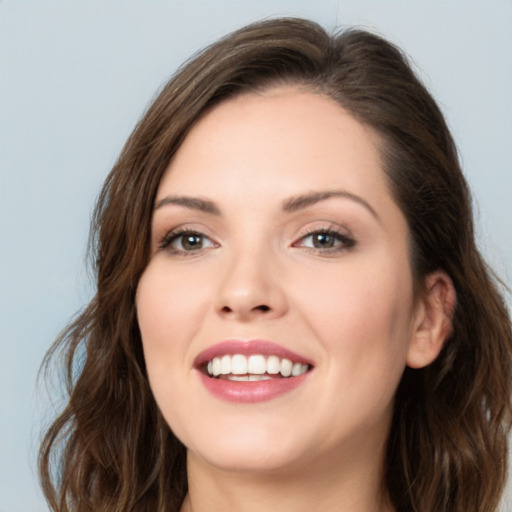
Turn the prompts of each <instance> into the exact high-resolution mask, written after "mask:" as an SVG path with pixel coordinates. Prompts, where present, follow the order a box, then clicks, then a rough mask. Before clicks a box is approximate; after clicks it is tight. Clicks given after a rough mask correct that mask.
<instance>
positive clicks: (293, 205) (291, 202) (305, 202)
mask: <svg viewBox="0 0 512 512" xmlns="http://www.w3.org/2000/svg"><path fill="white" fill-rule="evenodd" d="M331 197H341V198H343V199H350V200H352V201H355V202H356V203H359V204H360V205H362V206H364V208H366V210H368V211H369V212H370V213H371V214H372V216H373V217H375V219H377V220H378V221H379V222H380V217H379V214H378V213H377V212H376V211H375V209H374V208H373V207H372V206H371V205H370V203H368V202H367V201H365V200H364V199H363V198H362V197H360V196H358V195H356V194H352V193H351V192H347V191H346V190H324V191H320V192H310V193H308V194H301V195H298V196H294V197H291V198H290V199H288V200H286V201H285V202H284V203H283V210H284V211H285V212H289V213H291V212H295V211H297V210H302V209H303V208H307V207H308V206H312V205H314V204H316V203H319V202H321V201H325V200H327V199H330V198H331Z"/></svg>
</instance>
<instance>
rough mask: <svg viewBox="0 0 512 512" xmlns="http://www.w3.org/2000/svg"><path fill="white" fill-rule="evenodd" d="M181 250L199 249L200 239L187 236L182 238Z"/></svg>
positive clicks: (197, 236) (195, 236) (196, 236)
mask: <svg viewBox="0 0 512 512" xmlns="http://www.w3.org/2000/svg"><path fill="white" fill-rule="evenodd" d="M182 243H183V248H184V249H200V248H201V246H202V245H203V244H202V240H201V237H200V236H199V235H187V236H184V237H183V242H182Z"/></svg>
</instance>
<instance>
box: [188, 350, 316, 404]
mask: <svg viewBox="0 0 512 512" xmlns="http://www.w3.org/2000/svg"><path fill="white" fill-rule="evenodd" d="M226 354H242V355H246V356H248V355H252V354H262V355H276V356H278V357H280V358H283V359H290V360H291V361H293V362H294V363H303V364H309V365H311V366H313V365H312V362H311V361H310V360H309V359H307V358H305V357H303V356H301V355H299V354H296V353H295V352H293V351H291V350H289V349H286V348H284V347H282V346H280V345H276V344H275V343H272V342H270V341H265V340H251V341H240V340H227V341H223V342H221V343H218V344H217V345H214V346H213V347H209V348H208V349H206V350H204V351H203V352H201V353H200V354H199V355H198V356H197V357H196V358H195V360H194V367H195V369H196V371H197V374H198V375H199V377H200V379H201V382H202V383H203V385H204V386H205V387H206V389H207V390H208V391H209V392H210V393H211V394H212V395H214V396H215V397H217V398H220V399H221V400H226V401H229V402H238V403H255V402H263V401H266V400H272V399H273V398H276V397H278V396H280V395H283V394H284V393H287V392H289V391H291V390H293V389H295V388H296V387H297V386H299V385H300V384H301V383H303V382H304V381H305V380H306V379H307V378H308V377H309V374H310V373H311V372H306V373H304V374H302V375H300V376H298V377H287V378H276V379H271V380H262V381H249V382H238V381H230V380H222V379H212V378H211V377H209V376H208V375H206V374H205V373H204V371H203V369H202V367H203V366H204V365H205V364H206V363H207V362H208V361H210V360H211V359H213V358H214V357H221V356H223V355H226Z"/></svg>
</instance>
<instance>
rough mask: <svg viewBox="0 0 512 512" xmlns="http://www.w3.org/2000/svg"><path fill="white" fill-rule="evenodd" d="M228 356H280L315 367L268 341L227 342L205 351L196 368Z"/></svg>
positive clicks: (197, 361)
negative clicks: (215, 358) (216, 358)
mask: <svg viewBox="0 0 512 512" xmlns="http://www.w3.org/2000/svg"><path fill="white" fill-rule="evenodd" d="M226 354H230V355H234V354H242V355H245V356H250V355H254V354H261V355H263V356H271V355H274V356H278V357H280V358H282V359H289V360H290V361H292V362H294V363H303V364H308V365H310V366H313V362H312V361H311V360H310V359H308V358H307V357H304V356H302V355H300V354H297V353H296V352H294V351H293V350H290V349H288V348H285V347H283V346H282V345H278V344H277V343H274V342H272V341H268V340H246V341H245V340H225V341H221V342H220V343H217V344H215V345H213V346H211V347H208V348H207V349H205V350H203V351H202V352H201V353H200V354H198V356H197V357H196V358H195V359H194V367H196V368H200V367H201V366H204V365H205V364H207V363H208V361H211V360H212V359H213V358H214V357H222V356H224V355H226Z"/></svg>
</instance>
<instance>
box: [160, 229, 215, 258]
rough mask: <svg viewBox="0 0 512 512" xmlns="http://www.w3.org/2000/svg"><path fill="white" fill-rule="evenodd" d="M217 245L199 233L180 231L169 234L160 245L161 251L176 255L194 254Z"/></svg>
mask: <svg viewBox="0 0 512 512" xmlns="http://www.w3.org/2000/svg"><path fill="white" fill-rule="evenodd" d="M216 246H217V245H216V244H215V243H214V242H213V241H212V240H210V239H209V238H208V237H207V236H206V235H204V234H203V233H200V232H198V231H191V230H179V231H171V232H170V233H168V234H167V235H166V236H165V237H164V238H163V240H162V241H161V243H160V249H165V250H169V251H171V252H174V253H187V252H188V253H192V252H198V251H201V250H203V249H208V248H211V247H216Z"/></svg>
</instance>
